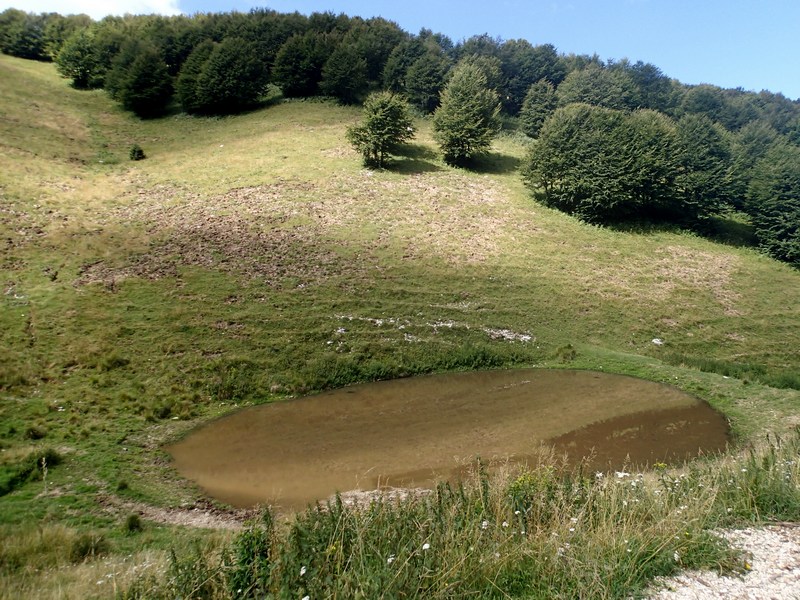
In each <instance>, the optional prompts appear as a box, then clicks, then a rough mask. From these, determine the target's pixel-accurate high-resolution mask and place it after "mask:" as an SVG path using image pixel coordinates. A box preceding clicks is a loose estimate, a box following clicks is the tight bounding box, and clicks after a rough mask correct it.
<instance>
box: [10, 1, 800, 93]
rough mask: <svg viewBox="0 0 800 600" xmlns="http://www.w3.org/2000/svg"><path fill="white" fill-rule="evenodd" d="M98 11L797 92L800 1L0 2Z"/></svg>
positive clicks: (35, 9)
mask: <svg viewBox="0 0 800 600" xmlns="http://www.w3.org/2000/svg"><path fill="white" fill-rule="evenodd" d="M8 6H17V7H19V8H22V9H23V10H27V11H30V12H43V11H47V12H49V11H54V12H59V13H61V14H68V13H72V12H86V13H88V14H90V15H91V16H92V17H94V18H101V17H102V16H103V15H104V14H109V13H111V14H123V13H125V12H130V13H134V14H142V13H152V12H157V13H161V14H175V13H178V12H184V13H187V14H192V13H195V12H223V11H230V10H239V11H245V12H246V11H248V10H249V9H250V8H252V7H262V6H267V7H269V8H272V9H275V10H278V11H280V12H293V11H295V10H297V11H299V12H301V13H306V14H307V13H310V12H314V11H332V12H335V13H340V12H343V13H346V14H348V15H351V16H355V15H358V16H362V17H371V16H382V17H385V18H387V19H390V20H392V21H395V22H397V23H398V24H399V25H400V26H401V27H402V28H403V29H405V30H406V31H410V32H412V33H416V32H417V31H419V29H420V28H421V27H427V28H430V29H433V30H434V31H439V32H442V33H445V34H447V35H449V36H450V37H451V38H453V40H454V41H458V40H459V39H462V38H466V37H469V36H471V35H474V34H481V33H488V34H489V35H491V36H493V37H500V38H502V39H513V38H525V39H527V40H529V41H530V42H532V43H534V44H541V43H551V44H553V45H555V46H556V47H557V48H558V50H559V52H563V53H572V52H574V53H576V54H594V53H597V54H598V55H599V56H600V57H601V58H603V59H609V58H614V59H620V58H625V57H627V58H629V59H630V60H632V61H637V60H642V61H645V62H651V63H653V64H655V65H656V66H657V67H659V68H660V69H661V70H662V71H663V72H664V73H665V74H666V75H669V76H670V77H674V78H677V79H679V80H681V81H682V82H684V83H713V84H716V85H720V86H722V87H743V88H745V89H748V90H755V91H759V90H761V89H769V90H771V91H773V92H782V93H783V94H784V95H786V96H788V97H790V98H800V0H527V1H525V0H494V1H492V0H489V1H487V0H481V1H473V0H461V1H454V0H445V1H436V0H427V1H423V0H405V1H403V0H394V1H392V2H378V1H375V0H372V1H369V2H368V1H366V0H267V1H266V2H249V1H246V0H105V1H103V2H96V1H93V0H26V1H25V2H24V3H23V2H20V1H19V0H16V1H13V0H12V1H8V0H0V9H4V8H7V7H8Z"/></svg>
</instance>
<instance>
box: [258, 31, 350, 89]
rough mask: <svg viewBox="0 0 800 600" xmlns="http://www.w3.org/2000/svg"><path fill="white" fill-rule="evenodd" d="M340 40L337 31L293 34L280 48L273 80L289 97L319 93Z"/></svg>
mask: <svg viewBox="0 0 800 600" xmlns="http://www.w3.org/2000/svg"><path fill="white" fill-rule="evenodd" d="M339 41H340V38H339V37H338V34H336V33H320V32H317V31H309V32H307V33H305V34H302V35H297V34H296V35H293V36H292V37H290V38H289V39H288V40H286V43H285V44H283V46H281V48H280V50H278V54H277V55H276V57H275V64H274V65H273V67H272V81H273V82H274V83H275V84H276V85H278V86H280V88H281V90H282V91H283V95H284V96H286V97H288V98H300V97H307V96H315V95H317V94H318V93H319V82H320V80H321V79H322V67H323V66H325V61H326V60H328V57H329V56H330V55H331V53H332V52H333V50H334V48H336V46H337V44H338V43H339Z"/></svg>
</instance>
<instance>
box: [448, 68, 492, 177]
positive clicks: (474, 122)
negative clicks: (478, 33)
mask: <svg viewBox="0 0 800 600" xmlns="http://www.w3.org/2000/svg"><path fill="white" fill-rule="evenodd" d="M499 114H500V103H499V101H498V97H497V92H495V91H494V90H491V89H489V88H488V87H487V85H486V76H485V75H484V73H483V72H482V71H481V70H480V69H479V68H477V67H476V66H475V65H473V64H469V63H465V64H461V65H459V66H457V67H456V68H455V69H454V70H453V75H452V78H451V79H450V83H448V84H447V87H445V89H444V91H443V92H442V102H441V105H440V106H439V108H438V109H436V112H435V113H434V115H433V129H434V132H435V133H434V136H435V138H436V141H438V142H439V147H440V148H441V149H442V153H443V154H444V160H445V162H447V163H449V164H451V165H460V164H463V163H464V162H465V161H467V160H468V159H470V158H471V157H473V156H474V155H475V154H478V153H480V152H483V151H485V150H487V149H488V148H489V146H490V144H491V141H492V138H493V137H494V135H495V133H497V130H498V129H499V127H500V121H499V119H498V115H499Z"/></svg>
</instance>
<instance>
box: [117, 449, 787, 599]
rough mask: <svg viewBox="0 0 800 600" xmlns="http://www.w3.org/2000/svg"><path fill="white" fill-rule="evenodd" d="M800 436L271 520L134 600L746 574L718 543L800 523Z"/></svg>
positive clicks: (632, 592) (622, 586)
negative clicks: (663, 462)
mask: <svg viewBox="0 0 800 600" xmlns="http://www.w3.org/2000/svg"><path fill="white" fill-rule="evenodd" d="M799 444H800V436H798V435H797V434H795V435H793V436H790V437H789V438H787V439H786V440H773V442H772V443H771V444H769V445H768V446H767V447H765V448H764V449H762V450H760V451H752V452H750V453H749V454H747V455H746V456H743V457H740V458H738V459H727V460H722V461H717V462H712V461H709V462H705V463H696V464H694V465H692V466H691V467H690V468H689V469H687V470H685V471H683V472H680V473H678V472H672V471H668V470H667V469H666V468H663V467H661V468H658V469H657V471H656V473H651V474H648V475H642V474H636V473H633V474H631V473H626V472H624V471H620V472H616V473H613V472H612V473H610V474H608V475H606V476H603V474H602V473H600V474H595V473H589V474H581V473H580V472H578V473H571V472H568V471H562V470H559V469H558V468H557V467H554V466H553V464H554V462H555V461H554V459H553V457H552V456H550V457H543V458H544V459H545V461H544V464H542V465H541V466H539V467H538V468H534V469H532V470H527V471H522V472H513V471H511V472H507V473H502V474H498V475H496V476H495V477H494V478H493V479H490V478H489V476H488V475H486V473H485V472H483V470H482V467H481V465H480V464H478V465H476V467H475V471H474V473H473V475H472V478H471V479H469V480H468V481H467V483H466V484H462V485H460V486H456V487H451V486H450V485H448V484H441V485H440V486H439V487H438V488H437V489H436V490H435V492H433V493H432V494H430V495H428V496H422V497H411V498H406V499H402V500H397V501H392V500H386V499H383V500H382V499H376V500H373V501H371V502H367V503H365V504H362V505H361V506H357V507H353V506H350V505H347V504H345V503H344V502H343V501H342V499H341V498H340V497H337V498H336V499H335V500H334V501H331V502H328V503H326V504H324V505H318V506H316V507H314V508H309V509H308V510H307V511H305V512H304V513H301V514H300V515H298V516H297V517H296V518H295V519H294V520H293V521H292V522H291V523H289V524H288V525H281V524H277V525H276V524H275V522H274V520H273V517H272V515H271V514H270V513H269V512H266V513H264V515H263V517H262V519H261V521H260V522H254V523H253V524H252V525H251V526H250V527H249V528H248V529H246V530H245V531H244V532H242V533H240V534H239V535H237V536H236V538H234V540H233V541H232V542H231V544H230V545H229V546H228V547H227V548H225V549H223V551H222V552H221V553H216V552H205V553H202V552H200V553H198V552H195V553H186V554H184V555H180V556H179V555H177V554H175V555H173V556H172V557H171V561H170V562H171V566H170V568H169V569H168V570H167V571H166V572H165V574H164V575H163V576H162V577H160V578H159V577H141V578H139V579H137V580H136V582H135V583H134V584H133V585H132V586H131V587H129V588H128V589H127V590H126V594H125V595H124V596H123V597H126V598H174V597H186V596H187V595H188V596H195V595H196V596H198V597H205V598H263V597H271V598H283V597H296V596H301V595H307V596H309V597H312V598H395V597H404V598H463V597H476V598H508V597H522V598H543V599H544V598H631V597H638V595H639V594H641V593H642V592H644V591H645V589H646V588H647V587H648V586H650V585H652V583H653V580H654V578H656V577H659V576H662V577H663V576H668V575H672V574H674V573H675V572H677V571H678V570H680V569H700V568H703V569H711V570H716V571H718V572H722V573H726V574H734V573H739V574H741V573H746V572H747V570H748V569H749V568H750V567H749V564H748V562H747V561H748V560H749V559H748V557H746V556H744V555H741V554H740V553H738V552H737V551H735V550H734V549H732V548H730V547H729V546H728V544H727V542H726V541H725V540H724V538H722V537H720V536H718V535H715V534H714V533H713V532H712V530H714V529H716V528H719V527H732V526H741V525H743V524H749V523H751V522H752V521H753V520H761V519H763V520H797V519H798V518H800V493H799V492H798V489H800V488H799V487H798V483H800V470H798V464H797V460H796V458H797V455H798V451H800V445H799Z"/></svg>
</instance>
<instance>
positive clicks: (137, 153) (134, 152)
mask: <svg viewBox="0 0 800 600" xmlns="http://www.w3.org/2000/svg"><path fill="white" fill-rule="evenodd" d="M128 157H129V158H130V159H131V160H144V159H145V158H147V156H145V153H144V150H142V147H141V146H140V145H139V144H134V145H133V146H131V149H130V152H128Z"/></svg>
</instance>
